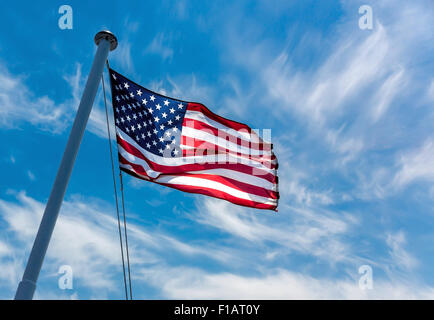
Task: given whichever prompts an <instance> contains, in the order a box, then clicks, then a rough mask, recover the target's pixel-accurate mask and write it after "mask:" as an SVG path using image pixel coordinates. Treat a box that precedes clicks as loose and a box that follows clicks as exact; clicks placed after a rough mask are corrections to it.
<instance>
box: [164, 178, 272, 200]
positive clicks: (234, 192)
mask: <svg viewBox="0 0 434 320" xmlns="http://www.w3.org/2000/svg"><path fill="white" fill-rule="evenodd" d="M156 181H157V182H161V183H167V184H178V185H186V186H196V187H202V188H210V189H214V190H218V191H221V192H224V193H227V194H229V195H231V196H234V197H236V198H239V199H244V200H250V201H255V202H259V203H264V204H269V205H276V204H277V200H275V199H271V198H265V197H261V196H257V195H254V194H250V193H247V192H243V191H240V190H238V189H235V188H231V187H229V186H226V185H224V184H222V183H219V182H217V181H212V180H208V179H202V178H196V177H185V176H166V175H164V176H161V177H159V178H158V179H156Z"/></svg>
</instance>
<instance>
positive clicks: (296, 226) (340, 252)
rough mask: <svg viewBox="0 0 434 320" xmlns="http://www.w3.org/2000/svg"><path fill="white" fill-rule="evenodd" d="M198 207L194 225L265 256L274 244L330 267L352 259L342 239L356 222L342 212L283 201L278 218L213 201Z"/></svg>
mask: <svg viewBox="0 0 434 320" xmlns="http://www.w3.org/2000/svg"><path fill="white" fill-rule="evenodd" d="M197 208H198V209H197V212H196V213H195V214H194V215H192V219H194V220H195V221H196V222H198V223H201V224H204V225H208V226H211V227H213V228H216V229H218V230H221V231H223V232H225V233H227V234H228V235H230V236H232V237H236V238H241V239H243V240H246V241H247V242H252V243H254V244H256V245H261V246H264V247H263V250H265V251H266V254H268V253H270V251H272V249H271V247H268V246H267V245H265V244H266V243H268V244H269V243H273V246H277V247H276V248H277V249H276V250H278V251H282V252H285V253H286V254H289V253H292V252H297V253H300V254H303V255H308V256H314V257H317V258H320V259H322V260H323V261H325V262H326V263H330V264H334V263H336V262H348V261H352V260H354V259H355V257H353V256H352V255H351V250H350V247H349V246H348V244H347V243H345V241H343V240H342V239H341V237H343V236H344V235H345V234H346V233H347V232H349V231H350V230H351V229H352V228H353V227H354V226H355V225H356V224H357V220H356V219H355V218H354V217H353V216H351V215H349V214H347V213H344V212H340V213H334V212H331V211H327V210H325V209H319V208H308V207H305V208H296V207H292V206H289V205H288V204H286V203H285V202H282V203H281V204H280V210H279V213H278V214H277V215H276V214H275V213H268V212H267V213H262V214H261V215H259V214H258V212H256V211H251V210H246V209H245V208H242V207H238V206H234V205H232V204H229V203H226V202H224V201H221V200H217V199H212V198H204V199H201V200H199V201H198V202H197ZM240 244H243V242H241V243H240ZM273 246H272V247H273Z"/></svg>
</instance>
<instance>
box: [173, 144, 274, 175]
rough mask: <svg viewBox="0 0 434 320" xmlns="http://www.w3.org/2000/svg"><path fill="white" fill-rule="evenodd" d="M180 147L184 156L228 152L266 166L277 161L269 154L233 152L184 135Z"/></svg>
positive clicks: (272, 164) (272, 165)
mask: <svg viewBox="0 0 434 320" xmlns="http://www.w3.org/2000/svg"><path fill="white" fill-rule="evenodd" d="M180 146H181V148H182V149H183V154H184V155H185V156H194V155H206V154H218V153H220V154H230V155H232V156H234V157H237V158H244V159H250V160H253V161H257V162H259V163H262V164H263V165H265V166H267V167H268V168H272V169H274V168H275V167H276V165H277V161H276V158H275V156H274V155H272V156H271V157H269V156H252V155H248V154H244V153H240V152H235V151H232V150H229V149H226V148H223V147H220V146H217V145H215V144H213V143H211V142H207V141H203V140H199V139H193V138H188V137H185V136H182V137H181V145H180Z"/></svg>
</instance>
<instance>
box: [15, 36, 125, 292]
mask: <svg viewBox="0 0 434 320" xmlns="http://www.w3.org/2000/svg"><path fill="white" fill-rule="evenodd" d="M95 43H96V45H97V46H98V49H97V51H96V54H95V58H94V61H93V64H92V69H91V70H90V73H89V77H88V79H87V82H86V87H85V88H84V92H83V96H82V97H81V101H80V105H79V107H78V111H77V115H76V116H75V120H74V124H73V125H72V129H71V133H70V134H69V138H68V143H67V144H66V148H65V151H64V153H63V158H62V162H61V163H60V166H59V169H58V171H57V175H56V180H55V181H54V185H53V188H52V189H51V194H50V197H49V198H48V202H47V206H46V207H45V211H44V215H43V216H42V220H41V224H40V225H39V229H38V233H37V235H36V239H35V242H34V243H33V247H32V251H31V252H30V256H29V260H28V261H27V266H26V269H25V271H24V275H23V279H22V280H21V282H20V284H19V285H18V289H17V292H16V294H15V300H31V299H32V298H33V294H34V293H35V290H36V281H37V280H38V276H39V272H40V271H41V267H42V263H43V261H44V257H45V253H46V252H47V248H48V244H49V242H50V238H51V235H52V233H53V229H54V226H55V224H56V220H57V216H58V214H59V209H60V206H61V205H62V202H63V198H64V196H65V191H66V187H67V186H68V181H69V178H70V176H71V172H72V167H73V166H74V161H75V158H76V156H77V153H78V148H79V147H80V143H81V140H82V138H83V134H84V130H85V128H86V124H87V121H88V119H89V114H90V111H91V110H92V105H93V102H94V100H95V96H96V93H97V90H98V86H99V82H100V80H101V76H102V73H103V70H104V65H105V62H106V61H107V56H108V53H109V51H112V50H114V49H116V47H117V39H116V37H115V35H114V34H113V33H111V32H110V31H100V32H98V33H97V34H96V35H95Z"/></svg>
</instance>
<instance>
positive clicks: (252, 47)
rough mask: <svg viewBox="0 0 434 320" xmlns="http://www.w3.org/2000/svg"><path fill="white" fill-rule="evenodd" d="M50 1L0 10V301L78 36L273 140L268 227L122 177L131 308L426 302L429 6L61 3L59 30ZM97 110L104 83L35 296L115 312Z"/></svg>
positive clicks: (51, 167)
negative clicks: (158, 302) (137, 302)
mask: <svg viewBox="0 0 434 320" xmlns="http://www.w3.org/2000/svg"><path fill="white" fill-rule="evenodd" d="M62 4H65V3H64V2H59V1H12V2H8V4H7V6H6V5H5V8H4V9H3V10H1V12H0V21H1V24H2V31H1V32H0V138H1V141H2V148H1V149H0V163H1V166H0V168H1V169H0V298H2V299H10V298H12V297H13V296H14V293H15V290H16V286H17V284H18V282H19V280H20V278H21V276H22V272H23V270H24V266H25V263H26V259H27V257H28V254H29V251H30V248H31V245H32V242H33V240H34V237H35V234H36V231H37V227H38V225H39V221H40V218H41V215H42V212H43V210H44V206H45V203H46V201H47V199H48V196H49V193H50V190H51V186H52V183H53V181H54V178H55V175H56V171H57V167H58V165H59V162H60V159H61V156H62V153H63V149H64V147H65V144H66V140H67V137H68V134H69V131H70V128H71V124H72V121H73V119H74V115H75V111H76V109H77V106H78V102H79V100H80V97H81V94H82V91H83V86H84V82H85V80H86V76H87V74H88V72H89V69H90V67H91V63H92V59H93V56H94V53H95V50H96V47H95V45H94V43H93V36H94V35H95V33H96V32H98V31H99V30H101V29H110V30H111V31H112V32H114V33H115V34H116V35H117V37H118V40H119V47H118V48H117V49H116V50H115V51H114V52H112V53H110V55H109V60H110V64H111V66H112V67H113V68H114V69H115V70H117V71H118V72H120V73H122V74H124V75H125V76H127V77H129V78H130V79H132V80H134V81H135V82H138V83H140V84H141V85H143V86H145V87H147V88H149V89H151V90H154V91H158V92H160V93H163V94H166V95H169V96H172V97H176V98H180V99H183V100H188V101H199V102H202V103H203V104H205V105H207V106H208V107H209V108H210V109H211V110H213V111H214V112H216V113H218V114H220V115H222V116H225V117H227V118H230V119H233V120H236V121H240V122H243V123H247V124H249V125H250V126H251V127H253V128H258V129H268V128H269V129H271V132H272V140H273V142H274V144H275V149H276V154H277V157H278V160H279V164H280V166H279V182H280V193H281V201H280V208H279V212H278V213H275V212H272V211H261V210H254V209H248V208H243V207H238V206H236V205H232V204H230V203H227V202H225V201H221V200H217V199H212V198H208V197H205V196H201V195H192V194H187V193H182V192H179V191H177V190H173V189H168V188H165V187H162V186H158V185H153V184H151V183H148V182H144V181H139V180H136V179H134V178H131V177H125V197H126V210H127V220H128V232H129V242H130V256H131V271H132V280H133V296H134V298H137V299H184V298H192V299H200V298H202V299H208V298H210V299H212V298H216V299H219V298H220V299H221V298H233V299H243V298H249V299H250V298H251V299H305V298H307V299H366V298H372V299H381V298H422V299H434V272H433V271H434V270H433V265H434V246H433V245H432V244H433V242H434V219H433V218H434V210H433V204H434V130H433V123H434V109H433V105H434V76H433V75H434V63H433V58H432V57H433V56H434V29H433V25H432V21H434V3H433V2H432V1H431V0H416V1H404V0H393V1H392V0H382V1H352V0H345V1H344V0H343V1H331V0H328V1H295V0H294V1H275V0H268V1H262V2H261V1H236V2H233V1H226V2H222V1H218V2H216V1H159V2H155V1H128V2H126V1H104V4H99V3H98V2H97V1H92V2H84V1H72V0H70V1H68V3H66V4H69V5H70V6H71V7H72V9H73V29H72V30H61V29H60V28H59V27H58V19H59V18H60V16H61V15H60V14H59V13H58V10H59V7H60V5H62ZM362 5H369V6H371V8H372V12H373V28H372V29H363V30H362V29H360V28H359V18H360V17H361V14H359V8H360V6H362ZM105 77H107V74H106V75H105ZM108 94H109V93H108ZM103 106H104V104H103V98H102V90H101V88H100V90H99V92H98V95H97V98H96V101H95V105H94V109H93V111H92V114H91V118H90V121H89V124H88V127H87V131H86V133H85V135H84V138H83V142H82V144H81V147H80V151H79V154H78V157H77V161H76V163H75V167H74V171H73V174H72V177H71V180H70V183H69V187H68V190H67V193H66V197H65V202H64V204H63V206H62V209H61V212H60V216H59V219H58V223H57V225H56V229H55V231H54V234H53V238H52V241H51V243H50V247H49V249H48V252H47V256H46V259H45V263H44V266H43V268H42V271H41V274H40V277H39V282H38V289H37V291H36V295H35V298H39V299H94V298H97V299H123V298H124V287H123V278H122V264H121V256H120V249H119V240H118V234H117V222H116V211H115V202H114V195H113V182H112V176H111V167H110V157H109V146H108V139H107V131H106V127H105V126H106V123H105V114H104V107H103ZM110 106H111V104H110ZM112 143H113V147H114V148H115V147H116V146H115V144H114V142H112ZM64 265H67V266H70V267H71V269H72V271H73V288H72V289H67V290H62V289H61V288H59V285H58V281H59V278H60V276H61V274H59V268H61V266H64ZM362 266H369V267H370V268H371V270H372V280H373V282H372V284H373V286H372V289H369V288H366V287H364V286H360V285H359V281H360V277H361V276H362V274H360V273H359V269H360V268H361V267H362ZM369 267H368V268H369ZM364 268H366V267H364ZM362 269H363V267H362ZM363 270H366V269H363Z"/></svg>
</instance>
